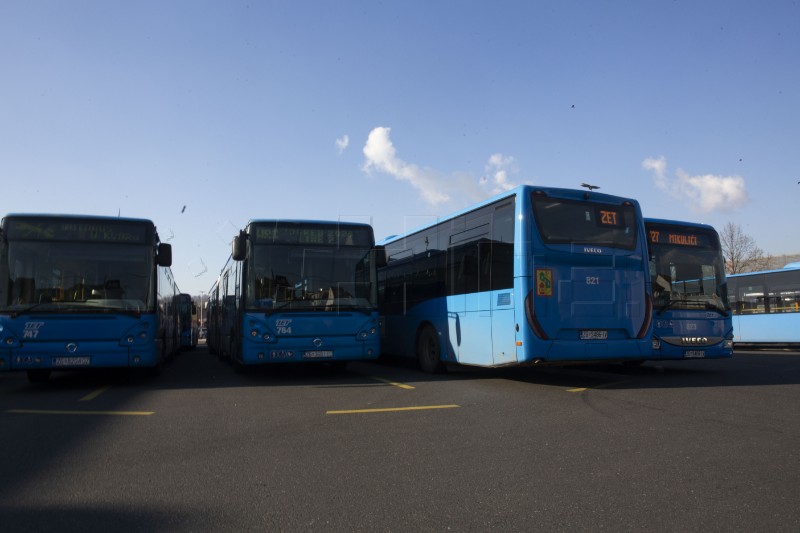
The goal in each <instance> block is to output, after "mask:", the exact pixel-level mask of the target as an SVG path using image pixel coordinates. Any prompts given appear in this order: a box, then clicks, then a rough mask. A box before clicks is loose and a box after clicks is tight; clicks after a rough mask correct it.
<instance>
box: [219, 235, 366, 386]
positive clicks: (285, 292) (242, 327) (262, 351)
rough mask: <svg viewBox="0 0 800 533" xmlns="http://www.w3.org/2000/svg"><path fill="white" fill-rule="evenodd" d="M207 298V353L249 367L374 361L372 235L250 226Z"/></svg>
mask: <svg viewBox="0 0 800 533" xmlns="http://www.w3.org/2000/svg"><path fill="white" fill-rule="evenodd" d="M232 248H233V253H232V254H231V257H230V259H229V260H228V262H227V264H226V265H225V267H224V268H223V269H222V273H221V274H220V277H219V280H218V281H217V282H216V283H215V284H214V287H212V288H211V291H209V295H210V297H211V299H212V300H214V301H213V303H211V305H210V306H209V307H210V309H209V313H208V320H209V327H208V332H209V333H208V335H209V337H208V339H209V346H210V347H211V349H213V350H215V351H217V352H218V353H219V354H220V355H221V356H222V357H223V358H229V359H230V360H231V361H232V362H233V364H234V366H235V367H236V369H237V370H242V369H243V368H245V367H247V366H248V365H262V364H269V363H294V362H304V361H326V362H329V363H332V364H334V366H343V365H344V364H346V362H347V361H351V360H362V359H377V358H378V356H379V348H380V346H379V343H380V335H379V333H378V330H379V322H378V312H377V306H376V297H377V288H376V273H375V272H376V271H375V268H376V257H377V256H380V254H376V251H375V239H374V236H373V232H372V227H371V226H369V225H368V224H357V223H345V222H314V221H294V220H251V221H250V222H249V223H248V225H247V227H246V229H245V230H243V231H241V232H240V233H239V235H238V236H236V237H235V238H234V239H233V246H232Z"/></svg>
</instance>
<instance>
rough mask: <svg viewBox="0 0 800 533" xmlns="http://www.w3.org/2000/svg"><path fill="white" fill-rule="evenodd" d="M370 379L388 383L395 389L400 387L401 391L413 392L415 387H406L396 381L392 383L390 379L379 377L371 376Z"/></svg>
mask: <svg viewBox="0 0 800 533" xmlns="http://www.w3.org/2000/svg"><path fill="white" fill-rule="evenodd" d="M370 379H374V380H375V381H380V382H383V383H388V384H389V385H392V386H393V387H399V388H401V389H406V390H413V389H414V387H412V386H411V385H406V384H405V383H398V382H396V381H390V380H388V379H384V378H379V377H378V376H370Z"/></svg>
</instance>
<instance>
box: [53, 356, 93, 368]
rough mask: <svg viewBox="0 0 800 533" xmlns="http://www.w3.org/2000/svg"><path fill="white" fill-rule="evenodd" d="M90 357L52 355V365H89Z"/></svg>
mask: <svg viewBox="0 0 800 533" xmlns="http://www.w3.org/2000/svg"><path fill="white" fill-rule="evenodd" d="M91 363H92V358H91V357H53V366H89V365H90V364H91Z"/></svg>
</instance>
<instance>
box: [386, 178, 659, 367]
mask: <svg viewBox="0 0 800 533" xmlns="http://www.w3.org/2000/svg"><path fill="white" fill-rule="evenodd" d="M380 244H381V245H382V246H383V247H384V248H385V253H386V256H387V264H386V266H385V267H382V268H380V269H379V272H378V281H379V289H378V290H379V295H378V300H379V303H380V309H381V314H382V315H383V316H384V327H383V338H382V344H381V351H382V352H384V353H386V354H393V355H399V356H407V357H416V358H417V359H418V360H419V363H420V366H421V367H422V369H423V370H425V371H426V372H438V371H442V370H445V364H446V363H447V362H457V363H461V364H468V365H478V366H486V367H498V366H509V365H533V364H546V363H556V364H563V363H568V362H589V361H632V360H636V361H638V360H643V359H646V358H647V357H648V356H649V355H650V340H651V339H650V337H651V331H652V327H651V301H650V279H649V276H647V275H646V273H647V242H646V240H645V236H644V224H643V221H642V215H641V211H640V208H639V204H638V203H637V202H636V201H635V200H630V199H626V198H620V197H617V196H611V195H607V194H601V193H597V192H592V191H581V190H571V189H559V188H548V187H534V186H522V187H518V188H516V189H512V190H510V191H508V192H506V193H504V194H501V195H499V196H496V197H494V198H492V199H490V200H487V201H485V202H482V203H479V204H477V205H475V206H472V207H469V208H468V209H465V210H463V211H460V212H458V213H455V214H453V215H451V216H448V217H446V218H444V219H441V221H439V222H438V223H435V224H431V225H429V226H426V227H423V228H421V229H419V230H417V231H413V232H411V233H409V234H406V235H402V236H393V237H389V238H387V239H385V240H384V241H383V242H381V243H380Z"/></svg>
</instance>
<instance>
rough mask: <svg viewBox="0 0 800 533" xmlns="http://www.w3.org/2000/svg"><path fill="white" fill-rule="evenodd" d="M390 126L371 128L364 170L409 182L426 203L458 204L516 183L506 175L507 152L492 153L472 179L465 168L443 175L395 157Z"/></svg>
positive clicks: (509, 167)
mask: <svg viewBox="0 0 800 533" xmlns="http://www.w3.org/2000/svg"><path fill="white" fill-rule="evenodd" d="M390 131H391V128H385V127H379V128H374V129H373V130H372V131H371V132H370V133H369V136H368V138H367V143H366V144H365V145H364V157H365V158H366V161H365V162H364V166H363V167H362V169H363V170H364V172H372V171H373V170H374V171H377V172H383V173H386V174H389V175H391V176H393V177H394V178H395V179H397V180H400V181H405V182H408V183H410V184H411V186H412V187H414V188H415V189H416V190H417V191H418V192H419V194H420V196H421V197H422V200H424V201H425V202H426V203H427V204H428V205H430V206H441V205H442V204H447V207H450V208H460V207H464V206H466V205H468V204H471V203H474V202H477V201H480V200H483V199H485V198H487V197H489V196H492V195H495V194H499V193H501V192H503V191H507V190H509V189H513V188H514V187H516V186H517V184H516V183H513V182H512V180H511V178H510V176H511V175H513V174H516V173H517V172H518V170H517V162H516V160H515V159H514V158H513V157H511V156H506V155H503V154H500V153H496V154H493V155H492V156H490V157H489V161H488V162H487V163H486V165H485V167H484V172H485V175H484V176H482V177H481V178H480V179H476V178H475V176H474V175H473V174H470V173H468V172H454V173H453V174H452V175H445V174H443V173H441V172H437V171H435V170H433V169H430V168H422V167H419V166H418V165H415V164H412V163H408V162H406V161H403V160H402V159H400V158H399V157H397V151H396V150H395V147H394V144H392V140H391V139H390V138H389V133H390Z"/></svg>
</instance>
